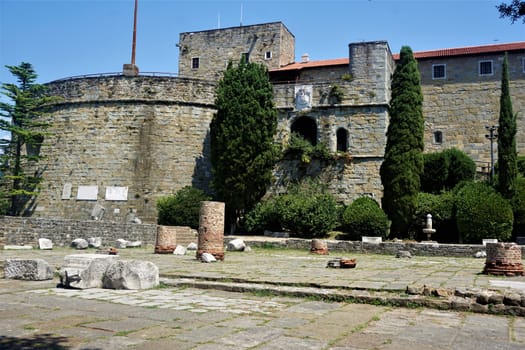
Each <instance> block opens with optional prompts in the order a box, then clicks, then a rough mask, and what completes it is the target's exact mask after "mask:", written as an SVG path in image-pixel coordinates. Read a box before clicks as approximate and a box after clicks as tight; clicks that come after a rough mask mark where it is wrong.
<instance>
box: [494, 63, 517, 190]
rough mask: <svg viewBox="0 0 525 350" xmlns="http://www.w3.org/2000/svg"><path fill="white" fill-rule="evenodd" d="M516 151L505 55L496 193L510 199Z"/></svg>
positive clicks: (514, 180)
mask: <svg viewBox="0 0 525 350" xmlns="http://www.w3.org/2000/svg"><path fill="white" fill-rule="evenodd" d="M517 157H518V155H517V151H516V115H515V114H514V113H513V112H512V101H511V99H510V88H509V70H508V57H507V54H505V57H504V59H503V69H502V78H501V97H500V111H499V129H498V184H497V188H498V191H499V192H500V193H501V194H502V195H503V197H505V198H507V199H510V198H512V196H513V195H514V192H515V182H516V178H517V176H518V166H517Z"/></svg>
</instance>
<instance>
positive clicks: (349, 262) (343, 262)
mask: <svg viewBox="0 0 525 350" xmlns="http://www.w3.org/2000/svg"><path fill="white" fill-rule="evenodd" d="M356 265H357V262H356V259H346V258H335V259H331V260H328V263H327V264H326V267H331V268H341V269H353V268H355V267H356Z"/></svg>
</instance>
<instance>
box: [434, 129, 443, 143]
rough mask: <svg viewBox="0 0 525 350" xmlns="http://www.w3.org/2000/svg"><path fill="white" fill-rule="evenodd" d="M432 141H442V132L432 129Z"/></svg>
mask: <svg viewBox="0 0 525 350" xmlns="http://www.w3.org/2000/svg"><path fill="white" fill-rule="evenodd" d="M434 143H436V144H442V143H443V133H442V132H441V131H434Z"/></svg>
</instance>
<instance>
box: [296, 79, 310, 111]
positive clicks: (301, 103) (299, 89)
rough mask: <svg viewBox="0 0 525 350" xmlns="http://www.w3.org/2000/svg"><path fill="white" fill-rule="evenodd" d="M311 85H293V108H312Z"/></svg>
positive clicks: (298, 109) (297, 109) (299, 109)
mask: <svg viewBox="0 0 525 350" xmlns="http://www.w3.org/2000/svg"><path fill="white" fill-rule="evenodd" d="M312 90H313V89H312V85H296V86H295V110H296V111H301V110H303V109H310V108H312V97H313V96H312Z"/></svg>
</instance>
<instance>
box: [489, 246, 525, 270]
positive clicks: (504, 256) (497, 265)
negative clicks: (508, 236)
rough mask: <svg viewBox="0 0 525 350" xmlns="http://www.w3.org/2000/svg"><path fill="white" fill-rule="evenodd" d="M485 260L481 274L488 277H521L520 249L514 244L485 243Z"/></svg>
mask: <svg viewBox="0 0 525 350" xmlns="http://www.w3.org/2000/svg"><path fill="white" fill-rule="evenodd" d="M486 248H487V260H486V261H485V268H484V269H483V273H485V274H490V275H505V276H523V275H524V274H525V271H524V270H523V264H522V263H521V247H520V246H518V245H517V244H515V243H487V245H486Z"/></svg>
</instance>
